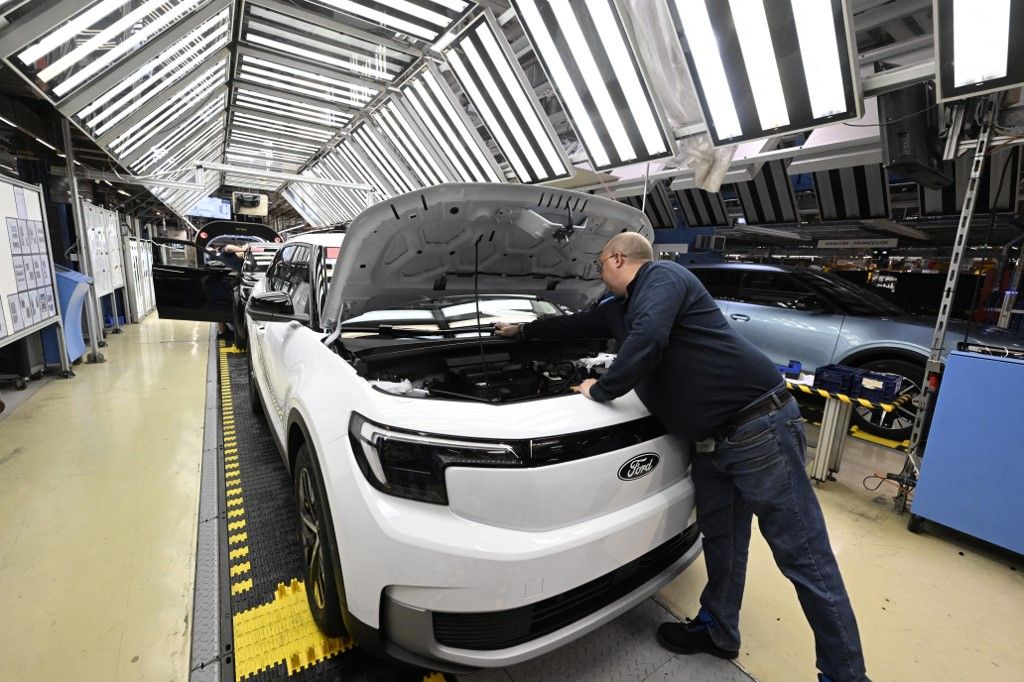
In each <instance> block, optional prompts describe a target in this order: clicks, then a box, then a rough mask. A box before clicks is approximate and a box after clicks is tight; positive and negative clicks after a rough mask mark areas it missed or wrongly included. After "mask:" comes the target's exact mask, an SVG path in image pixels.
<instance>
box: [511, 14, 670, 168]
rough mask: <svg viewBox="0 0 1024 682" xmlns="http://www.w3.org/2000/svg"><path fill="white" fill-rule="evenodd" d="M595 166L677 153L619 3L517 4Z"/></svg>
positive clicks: (556, 89)
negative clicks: (620, 14)
mask: <svg viewBox="0 0 1024 682" xmlns="http://www.w3.org/2000/svg"><path fill="white" fill-rule="evenodd" d="M512 6H513V7H514V8H515V10H516V14H517V15H518V16H519V19H520V21H521V22H522V23H523V27H524V28H525V29H526V34H527V37H528V38H529V40H530V43H531V45H533V49H534V51H535V52H536V53H537V58H538V59H539V60H540V62H541V64H542V65H543V66H544V69H545V71H546V73H547V74H548V78H549V80H551V83H552V85H553V86H554V88H555V92H556V93H557V94H558V97H559V99H560V101H561V102H562V108H563V109H564V110H565V112H566V114H567V115H568V117H569V120H570V121H572V124H573V127H574V128H575V130H576V134H577V136H578V137H579V138H580V142H581V143H582V144H583V147H584V149H586V152H587V157H588V158H589V159H590V162H591V163H592V164H593V166H594V168H595V169H598V170H604V169H608V168H614V167H616V166H622V165H625V164H630V163H637V162H642V161H649V160H651V159H659V158H663V157H666V156H671V155H672V154H673V152H674V150H673V144H674V143H673V140H672V135H671V134H670V133H669V132H668V131H666V130H665V126H664V125H663V123H662V121H661V119H660V117H659V114H658V111H657V109H656V108H655V104H654V98H653V97H652V94H651V91H650V88H649V87H648V86H647V82H646V80H645V77H644V73H643V69H642V67H641V65H640V62H639V60H638V58H637V56H636V54H635V53H634V51H633V48H632V46H631V44H630V40H629V37H628V33H627V31H626V28H625V26H624V25H623V22H622V17H621V16H619V12H618V8H617V6H616V4H615V2H614V0H589V1H588V2H565V0H512Z"/></svg>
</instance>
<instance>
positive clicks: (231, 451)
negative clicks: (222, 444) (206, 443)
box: [224, 448, 238, 455]
mask: <svg viewBox="0 0 1024 682" xmlns="http://www.w3.org/2000/svg"><path fill="white" fill-rule="evenodd" d="M236 452H238V448H224V454H225V455H226V454H228V453H232V454H234V453H236Z"/></svg>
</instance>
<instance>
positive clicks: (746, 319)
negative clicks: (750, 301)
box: [729, 313, 750, 322]
mask: <svg viewBox="0 0 1024 682" xmlns="http://www.w3.org/2000/svg"><path fill="white" fill-rule="evenodd" d="M729 317H731V318H732V319H734V320H736V321H737V322H750V315H743V314H742V313H733V314H732V315H730V316H729Z"/></svg>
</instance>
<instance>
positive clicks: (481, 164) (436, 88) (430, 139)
mask: <svg viewBox="0 0 1024 682" xmlns="http://www.w3.org/2000/svg"><path fill="white" fill-rule="evenodd" d="M401 90H402V98H401V99H399V100H396V104H398V105H399V106H400V107H401V108H402V109H403V110H404V112H405V114H406V116H407V118H409V119H410V120H412V119H415V120H416V121H417V122H418V123H419V128H418V130H419V132H420V133H425V134H426V137H424V138H421V141H422V142H423V144H424V146H425V147H428V149H429V148H432V149H433V150H434V151H436V152H437V153H439V154H440V155H442V156H443V157H444V159H445V161H447V163H448V166H449V169H450V171H451V173H453V174H454V180H456V181H459V182H502V181H504V177H502V176H501V174H500V173H499V172H498V169H497V166H496V165H495V163H494V159H493V158H491V155H490V153H489V152H488V151H487V149H485V147H484V142H483V140H481V139H480V136H479V135H477V134H476V131H475V130H473V129H472V128H471V127H470V125H469V122H468V121H467V120H466V119H465V117H464V115H463V114H462V113H461V112H460V111H459V110H458V109H456V105H455V96H454V95H453V94H451V91H450V90H449V88H448V85H447V84H446V83H445V82H444V80H443V79H442V78H440V75H439V74H437V73H435V72H434V71H433V70H432V69H431V68H429V67H428V68H426V69H424V70H423V71H422V72H421V73H420V74H419V75H418V76H416V77H415V78H412V79H411V80H409V81H407V82H406V83H405V85H403V86H402V88H401ZM410 132H411V133H412V134H417V131H410Z"/></svg>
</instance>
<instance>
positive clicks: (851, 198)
mask: <svg viewBox="0 0 1024 682" xmlns="http://www.w3.org/2000/svg"><path fill="white" fill-rule="evenodd" d="M812 178H813V180H814V195H815V198H816V199H817V201H818V210H819V211H820V212H821V219H822V220H864V219H868V218H888V217H889V183H888V181H887V179H886V175H885V169H884V168H882V165H881V164H871V165H867V166H852V167H850V168H836V169H833V170H827V171H818V172H816V173H813V174H812Z"/></svg>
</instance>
